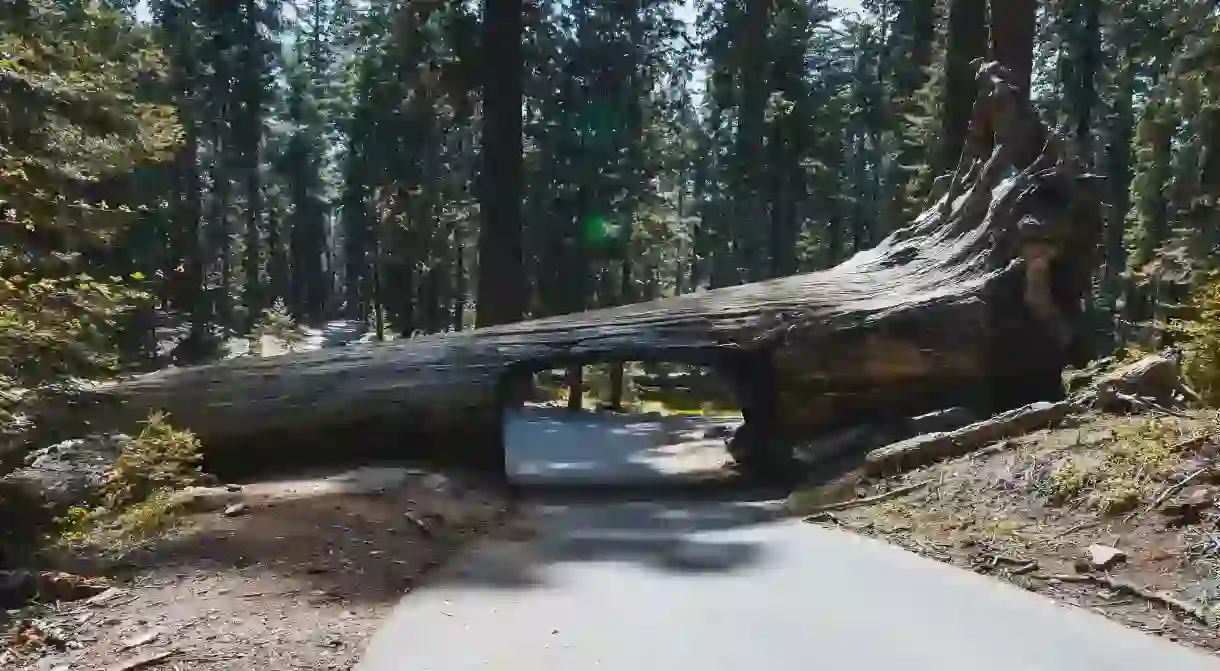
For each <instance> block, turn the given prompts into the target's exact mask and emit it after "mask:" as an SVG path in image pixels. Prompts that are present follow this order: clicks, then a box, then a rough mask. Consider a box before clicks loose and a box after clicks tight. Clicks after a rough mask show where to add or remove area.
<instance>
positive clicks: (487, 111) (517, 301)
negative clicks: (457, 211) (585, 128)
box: [475, 0, 526, 326]
mask: <svg viewBox="0 0 1220 671" xmlns="http://www.w3.org/2000/svg"><path fill="white" fill-rule="evenodd" d="M521 4H522V1H521V0H485V2H484V5H483V50H484V54H485V55H484V63H483V73H484V80H483V160H484V164H483V173H482V175H481V184H480V186H481V189H482V193H481V196H480V198H481V201H482V202H481V204H482V207H481V213H482V219H483V221H482V224H483V227H482V229H480V231H479V274H478V277H479V284H478V304H477V307H476V312H475V317H476V320H477V321H478V324H479V326H489V325H492V324H503V323H507V322H513V321H516V320H518V319H521V316H522V315H524V314H525V304H526V282H525V266H524V262H523V261H522V255H521V192H522V188H521V184H522V177H521V124H522V121H521V97H522V84H521V79H522V67H521V61H522V56H521V39H522V38H521Z"/></svg>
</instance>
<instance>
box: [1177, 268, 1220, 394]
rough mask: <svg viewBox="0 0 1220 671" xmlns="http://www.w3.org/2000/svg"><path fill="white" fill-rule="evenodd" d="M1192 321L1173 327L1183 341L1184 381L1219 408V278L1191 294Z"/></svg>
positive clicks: (1181, 322)
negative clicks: (1183, 338)
mask: <svg viewBox="0 0 1220 671" xmlns="http://www.w3.org/2000/svg"><path fill="white" fill-rule="evenodd" d="M1192 306H1193V308H1194V313H1195V314H1194V318H1193V319H1188V320H1178V321H1175V322H1174V323H1173V327H1174V330H1175V331H1176V332H1177V333H1178V334H1180V335H1181V336H1183V337H1185V338H1186V339H1187V342H1186V347H1185V352H1184V356H1183V362H1182V364H1183V372H1184V373H1185V376H1186V381H1187V382H1188V383H1189V384H1190V385H1191V387H1192V388H1193V389H1194V390H1195V391H1197V392H1198V393H1199V395H1200V396H1201V397H1202V398H1203V400H1204V401H1205V402H1206V403H1207V404H1208V405H1210V406H1212V407H1220V274H1217V273H1213V274H1211V276H1210V279H1209V280H1207V281H1205V282H1203V283H1202V284H1201V286H1200V287H1199V288H1198V289H1197V290H1196V291H1195V295H1194V299H1193V301H1192Z"/></svg>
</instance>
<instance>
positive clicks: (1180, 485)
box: [1127, 468, 1207, 520]
mask: <svg viewBox="0 0 1220 671" xmlns="http://www.w3.org/2000/svg"><path fill="white" fill-rule="evenodd" d="M1206 472H1207V469H1206V468H1200V469H1199V470H1197V471H1195V472H1194V473H1191V474H1190V475H1188V476H1186V477H1184V478H1182V479H1181V480H1179V481H1178V482H1175V483H1174V484H1172V485H1170V486H1168V487H1166V488H1165V491H1163V492H1161V495H1160V496H1158V497H1156V500H1155V501H1153V502H1152V503H1151V504H1150V505H1149V506H1148V507H1147V508H1144V509H1143V510H1142V511H1137V512H1135V513H1132V514H1130V515H1128V516H1127V520H1130V519H1131V518H1133V517H1138V516H1139V515H1147V514H1148V513H1150V512H1152V511H1153V510H1156V509H1157V508H1158V507H1160V505H1161V504H1162V503H1164V502H1165V499H1168V498H1169V497H1171V496H1173V495H1174V494H1177V493H1178V492H1180V491H1182V490H1183V489H1184V488H1185V487H1186V485H1189V484H1190V483H1191V482H1194V481H1195V479H1196V478H1198V477H1199V476H1200V475H1203V474H1204V473H1206Z"/></svg>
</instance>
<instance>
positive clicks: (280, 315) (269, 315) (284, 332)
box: [252, 298, 304, 356]
mask: <svg viewBox="0 0 1220 671" xmlns="http://www.w3.org/2000/svg"><path fill="white" fill-rule="evenodd" d="M253 335H254V343H253V347H252V349H253V350H254V352H255V353H256V354H258V355H260V356H261V355H262V354H263V351H262V347H263V345H262V340H263V336H271V337H273V338H276V339H277V340H280V341H281V342H283V343H284V347H286V348H288V351H289V352H291V351H292V350H293V349H295V348H296V347H297V346H298V345H300V344H301V342H302V341H303V340H304V337H303V336H302V335H301V330H300V329H298V328H297V325H296V322H294V321H293V319H292V315H290V314H289V313H288V308H287V307H285V305H284V300H283V299H281V298H277V299H275V303H274V304H273V305H272V306H271V307H269V308H267V309H265V310H263V313H262V315H260V316H259V319H258V322H256V323H255V324H254V333H253Z"/></svg>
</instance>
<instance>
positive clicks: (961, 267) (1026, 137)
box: [97, 64, 1102, 467]
mask: <svg viewBox="0 0 1220 671" xmlns="http://www.w3.org/2000/svg"><path fill="white" fill-rule="evenodd" d="M978 80H979V88H980V93H979V98H978V101H977V103H976V105H975V110H974V118H973V123H972V127H971V133H970V136H969V138H968V141H967V146H966V147H965V150H964V152H963V156H962V159H961V161H960V163H959V165H958V168H957V171H956V173H955V174H954V175H953V178H952V180H951V181H950V183H949V188H948V192H947V193H945V194H944V195H943V196H942V197H941V198H940V199H939V202H937V203H935V204H934V205H933V206H932V207H931V208H930V209H929V210H928V211H926V212H924V213H923V214H922V215H921V216H920V217H919V218H918V219H917V220H916V221H915V222H914V223H912V224H911V225H910V226H907V227H905V228H902V229H900V230H898V231H895V232H894V233H893V234H891V235H890V236H889V237H887V238H886V239H885V240H883V241H882V242H881V243H880V244H879V245H878V246H877V247H876V248H874V249H870V250H866V251H862V252H859V253H857V254H856V255H855V256H853V257H852V258H850V259H848V260H847V261H845V262H844V263H842V264H841V265H839V266H837V267H834V268H831V269H829V270H826V271H822V272H816V273H810V274H805V275H797V276H794V277H786V278H782V279H776V280H771V281H767V282H759V283H755V284H747V285H743V286H736V287H729V288H724V289H717V290H714V291H707V292H702V293H694V294H685V295H682V296H676V297H673V298H667V299H662V300H656V301H651V302H647V303H641V304H636V305H628V306H622V307H616V308H609V309H604V310H595V311H591V312H584V313H580V314H573V315H567V316H560V317H551V318H546V319H535V320H531V321H525V322H521V323H516V324H508V325H502V326H496V327H492V328H483V329H477V330H474V331H467V332H461V333H446V334H440V335H433V336H428V337H424V338H419V339H414V340H405V341H399V342H396V343H390V344H374V345H368V346H350V347H347V348H342V349H335V350H320V351H315V352H308V353H300V354H287V355H283V356H279V357H274V358H266V359H237V360H231V361H226V362H223V363H219V364H215V365H208V366H200V367H195V368H182V369H174V370H166V371H161V372H158V373H154V374H151V375H146V376H141V377H137V378H133V379H130V380H125V381H122V382H120V383H117V384H115V385H111V386H109V387H107V388H106V390H105V394H106V395H108V396H110V397H114V398H121V399H122V400H123V401H124V403H123V405H122V406H121V407H118V408H114V407H111V408H110V409H108V410H106V411H104V414H101V415H99V416H98V417H97V418H98V419H99V420H100V421H102V422H106V423H111V424H113V423H118V424H122V423H124V422H131V421H134V420H137V419H139V418H142V417H143V416H145V415H146V414H147V412H148V411H149V410H150V409H164V410H167V411H168V412H169V413H170V414H171V416H172V421H174V422H175V423H177V424H180V425H183V426H186V427H189V428H191V429H192V430H194V431H195V432H196V433H198V434H199V435H200V437H201V438H202V439H203V440H204V443H205V445H206V446H207V449H208V450H209V451H210V452H212V453H216V452H219V451H224V450H225V449H226V448H233V447H236V446H250V445H257V446H258V447H259V449H260V450H264V451H270V450H276V449H277V448H282V449H286V450H292V449H298V450H299V449H303V448H302V447H301V446H302V445H303V444H304V442H305V441H306V440H309V441H310V442H312V443H316V442H317V441H318V440H319V436H324V435H325V436H329V437H328V438H322V440H324V441H331V443H332V444H331V445H330V446H329V447H330V449H334V450H345V451H346V450H355V449H359V447H360V446H361V445H362V444H363V443H371V442H375V439H374V438H373V436H381V438H379V439H377V440H381V441H382V445H383V450H382V452H383V453H384V435H385V434H386V432H389V433H391V434H392V435H394V436H398V437H400V442H399V447H400V448H401V450H402V453H403V454H404V455H406V454H408V453H410V454H411V455H413V456H419V454H420V453H421V452H430V453H432V454H433V455H436V456H445V455H448V456H450V457H451V458H455V459H467V458H470V459H473V460H478V459H482V460H483V461H484V462H485V463H488V464H489V465H492V466H493V467H498V466H495V465H496V464H502V463H503V462H502V454H501V450H502V446H501V445H500V444H499V422H500V410H501V404H502V403H504V402H505V399H506V398H507V397H508V394H507V391H506V390H507V388H508V387H507V385H508V383H507V382H506V381H507V380H508V379H509V378H510V377H511V376H512V375H513V374H519V373H523V372H526V371H533V370H538V369H542V368H552V367H558V366H563V365H566V364H571V363H592V362H597V361H614V360H664V361H679V362H687V363H696V364H704V365H710V366H714V367H717V368H718V369H719V370H720V371H721V372H724V373H726V374H727V377H729V378H731V379H733V380H734V381H735V382H736V385H737V387H738V388H737V390H736V391H737V392H738V395H739V397H740V398H742V399H743V402H744V405H745V413H746V416H747V424H748V425H750V426H751V427H752V430H751V433H752V434H753V435H754V436H755V438H754V440H753V441H751V442H752V443H753V444H754V445H755V447H754V448H752V449H753V450H757V449H758V446H763V445H771V444H773V443H774V442H775V440H773V439H783V438H794V437H807V436H811V435H816V434H818V433H820V432H823V431H827V430H830V429H833V428H836V427H840V426H845V425H853V424H861V423H869V422H873V421H883V420H888V419H894V418H900V417H901V418H905V417H910V416H912V415H915V414H919V413H921V412H927V411H931V410H936V409H938V408H944V407H949V406H972V407H976V408H982V409H987V410H995V409H1006V408H1011V407H1016V406H1018V405H1021V404H1023V403H1027V402H1030V401H1037V400H1053V398H1054V397H1055V396H1057V395H1059V394H1062V387H1061V383H1060V371H1061V370H1062V368H1063V367H1064V366H1065V365H1066V364H1068V363H1069V362H1070V361H1071V360H1072V358H1073V355H1074V353H1075V352H1076V351H1077V350H1078V346H1079V343H1081V342H1083V340H1082V338H1081V337H1080V328H1079V324H1078V321H1079V319H1078V318H1079V316H1080V314H1081V304H1082V298H1083V296H1084V295H1085V293H1086V291H1087V290H1088V288H1089V282H1090V278H1091V271H1092V268H1093V259H1094V251H1095V249H1096V247H1097V242H1098V239H1099V236H1100V233H1101V230H1102V225H1101V217H1100V215H1099V212H1098V208H1097V206H1096V202H1095V201H1094V199H1093V198H1092V196H1091V195H1090V194H1089V192H1088V188H1087V183H1086V180H1085V178H1084V177H1083V176H1081V175H1080V174H1078V173H1077V172H1076V171H1075V170H1074V168H1073V164H1072V163H1071V161H1069V160H1067V158H1066V157H1063V156H1060V155H1059V154H1058V149H1057V145H1056V143H1054V142H1053V141H1051V140H1049V139H1048V138H1049V136H1048V134H1047V133H1046V132H1045V130H1044V129H1043V128H1042V126H1041V125H1040V124H1039V122H1038V121H1037V118H1036V117H1035V115H1034V113H1033V112H1032V111H1031V109H1030V108H1029V107H1028V105H1027V104H1025V103H1024V102H1023V101H1022V99H1021V96H1020V95H1019V94H1018V93H1017V92H1016V91H1015V90H1014V89H1013V88H1012V87H1011V86H1009V85H1008V83H1007V82H1006V81H1005V73H1004V72H1003V70H1002V68H1000V67H999V66H997V65H995V64H987V65H984V66H983V67H981V68H980V70H979V77H978ZM763 453H764V452H758V454H763ZM241 454H242V455H243V458H244V457H245V456H248V455H250V454H252V453H251V452H242V453H241Z"/></svg>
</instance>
